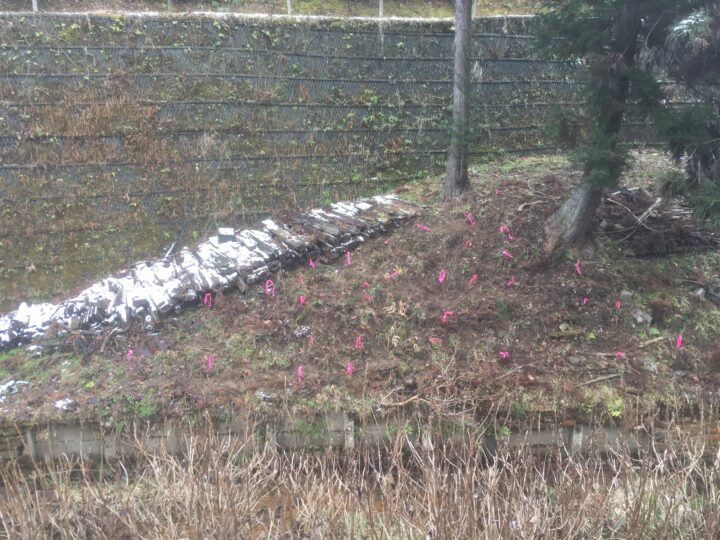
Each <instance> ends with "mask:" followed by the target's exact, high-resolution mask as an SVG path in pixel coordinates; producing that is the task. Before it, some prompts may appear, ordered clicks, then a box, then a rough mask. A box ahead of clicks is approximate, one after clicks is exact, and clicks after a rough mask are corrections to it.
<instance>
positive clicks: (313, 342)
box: [308, 334, 315, 347]
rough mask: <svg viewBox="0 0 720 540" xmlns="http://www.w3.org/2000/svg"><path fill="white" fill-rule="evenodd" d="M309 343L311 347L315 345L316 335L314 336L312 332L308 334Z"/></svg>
mask: <svg viewBox="0 0 720 540" xmlns="http://www.w3.org/2000/svg"><path fill="white" fill-rule="evenodd" d="M308 345H310V346H311V347H312V346H313V345H315V336H313V335H312V334H310V335H309V336H308Z"/></svg>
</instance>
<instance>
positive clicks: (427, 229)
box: [415, 223, 430, 232]
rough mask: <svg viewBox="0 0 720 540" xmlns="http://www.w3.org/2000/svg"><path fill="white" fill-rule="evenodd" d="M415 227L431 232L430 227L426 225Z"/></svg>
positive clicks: (420, 224) (418, 224)
mask: <svg viewBox="0 0 720 540" xmlns="http://www.w3.org/2000/svg"><path fill="white" fill-rule="evenodd" d="M415 226H416V227H417V228H418V229H420V230H421V231H423V232H430V227H428V226H427V225H425V224H424V223H416V224H415Z"/></svg>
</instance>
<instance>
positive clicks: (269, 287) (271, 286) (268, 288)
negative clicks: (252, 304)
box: [265, 279, 275, 296]
mask: <svg viewBox="0 0 720 540" xmlns="http://www.w3.org/2000/svg"><path fill="white" fill-rule="evenodd" d="M265 294H266V295H268V296H275V282H274V281H273V280H272V279H268V280H267V281H266V282H265Z"/></svg>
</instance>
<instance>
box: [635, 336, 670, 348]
mask: <svg viewBox="0 0 720 540" xmlns="http://www.w3.org/2000/svg"><path fill="white" fill-rule="evenodd" d="M664 339H665V337H664V336H660V337H656V338H652V339H648V340H647V341H646V342H644V343H641V344H640V345H638V349H644V348H645V347H647V346H648V345H652V344H653V343H657V342H658V341H662V340H664Z"/></svg>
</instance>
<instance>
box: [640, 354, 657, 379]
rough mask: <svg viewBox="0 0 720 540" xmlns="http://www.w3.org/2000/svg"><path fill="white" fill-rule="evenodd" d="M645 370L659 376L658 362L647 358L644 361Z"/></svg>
mask: <svg viewBox="0 0 720 540" xmlns="http://www.w3.org/2000/svg"><path fill="white" fill-rule="evenodd" d="M643 369H644V370H645V371H647V372H649V373H652V374H653V375H657V373H658V366H657V362H655V361H654V360H651V359H649V358H646V359H645V360H644V361H643Z"/></svg>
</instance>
